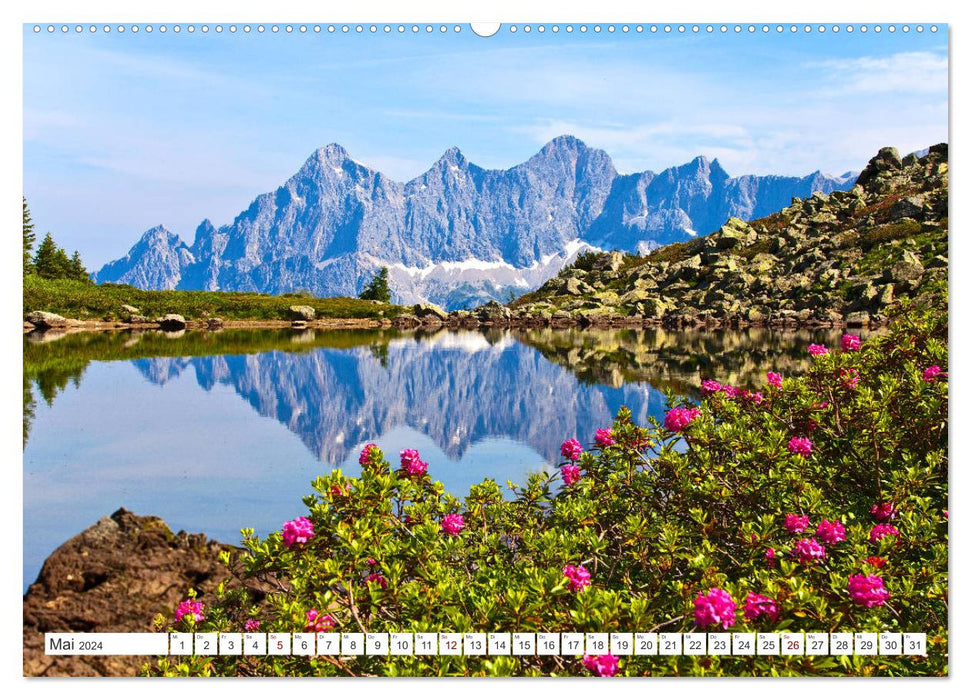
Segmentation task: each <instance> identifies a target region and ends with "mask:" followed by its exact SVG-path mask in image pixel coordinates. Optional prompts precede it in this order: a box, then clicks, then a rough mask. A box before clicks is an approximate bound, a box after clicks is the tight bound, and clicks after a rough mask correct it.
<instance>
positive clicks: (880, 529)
mask: <svg viewBox="0 0 971 700" xmlns="http://www.w3.org/2000/svg"><path fill="white" fill-rule="evenodd" d="M899 536H900V531H899V530H898V529H897V528H895V527H894V526H893V525H888V524H887V523H878V524H876V525H874V526H873V527H872V528H870V541H871V542H873V543H877V542H879V541H880V540H882V539H883V538H884V537H899Z"/></svg>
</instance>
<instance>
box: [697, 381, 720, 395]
mask: <svg viewBox="0 0 971 700" xmlns="http://www.w3.org/2000/svg"><path fill="white" fill-rule="evenodd" d="M721 390H722V385H721V384H719V383H718V382H716V381H715V380H714V379H706V380H704V381H703V382H702V383H701V393H702V394H704V395H705V396H711V395H712V394H717V393H718V392H719V391H721Z"/></svg>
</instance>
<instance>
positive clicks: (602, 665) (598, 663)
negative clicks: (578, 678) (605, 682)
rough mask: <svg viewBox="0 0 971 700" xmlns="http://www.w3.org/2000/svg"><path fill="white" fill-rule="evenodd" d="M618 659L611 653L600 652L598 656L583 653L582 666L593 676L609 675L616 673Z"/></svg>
mask: <svg viewBox="0 0 971 700" xmlns="http://www.w3.org/2000/svg"><path fill="white" fill-rule="evenodd" d="M618 660H619V659H618V658H617V657H616V656H614V655H613V654H601V655H599V656H591V655H590V654H584V656H583V666H584V668H586V669H587V670H588V671H590V673H592V674H593V675H595V676H600V677H609V676H613V675H615V674H616V673H617V667H618V666H617V662H618Z"/></svg>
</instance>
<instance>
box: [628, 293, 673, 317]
mask: <svg viewBox="0 0 971 700" xmlns="http://www.w3.org/2000/svg"><path fill="white" fill-rule="evenodd" d="M634 308H635V309H636V311H637V313H638V314H640V315H641V316H643V317H644V318H661V317H663V316H664V314H666V313H667V311H668V305H667V304H665V303H664V302H663V301H661V300H660V299H659V298H658V297H651V298H648V299H644V300H643V301H640V302H638V303H637V304H635V306H634Z"/></svg>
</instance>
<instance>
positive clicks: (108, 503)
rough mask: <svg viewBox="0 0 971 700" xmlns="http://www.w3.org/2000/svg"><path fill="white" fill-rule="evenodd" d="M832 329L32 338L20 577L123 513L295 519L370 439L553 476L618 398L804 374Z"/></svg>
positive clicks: (27, 351)
mask: <svg viewBox="0 0 971 700" xmlns="http://www.w3.org/2000/svg"><path fill="white" fill-rule="evenodd" d="M838 340H839V333H837V332H834V331H813V332H808V331H807V332H788V333H783V332H770V331H766V330H756V329H749V330H745V331H714V330H710V331H697V330H696V331H677V332H672V331H665V330H644V331H641V330H638V331H632V330H611V331H589V330H588V331H577V330H558V331H552V330H535V331H489V332H484V333H483V332H478V331H460V332H449V331H440V332H434V333H408V334H403V333H397V332H394V331H328V332H314V331H302V332H301V331H290V330H282V331H235V330H234V331H229V330H227V331H223V332H219V333H207V332H202V331H199V332H189V333H182V334H164V333H161V332H148V333H97V334H94V333H76V334H69V335H63V336H58V335H56V334H50V333H48V334H30V335H28V336H25V337H24V438H25V448H24V562H23V567H24V568H23V573H24V586H25V587H26V586H27V585H28V584H29V583H31V582H32V581H34V579H35V578H36V576H37V573H38V572H39V570H40V566H41V564H42V563H43V560H44V559H45V558H46V557H47V555H48V554H50V552H51V551H53V549H55V548H56V547H57V546H58V545H59V544H61V543H62V542H64V541H65V540H67V539H68V538H70V537H71V536H73V535H75V534H77V533H78V532H80V531H81V530H83V529H84V528H86V527H88V526H89V525H91V524H93V523H94V522H95V521H96V520H97V519H98V518H99V517H101V516H102V515H106V514H110V513H112V512H114V511H115V510H116V509H117V508H119V507H122V506H124V507H125V508H128V509H129V510H132V511H134V512H135V513H138V514H142V515H146V514H152V515H158V516H160V517H162V518H163V519H164V520H166V521H167V522H168V523H169V525H170V526H171V527H172V528H173V529H174V530H176V531H177V530H180V529H184V530H187V531H189V532H204V533H206V534H207V535H209V536H210V537H213V538H215V539H218V540H221V541H223V542H228V543H236V542H238V540H239V529H240V528H241V527H253V528H255V529H256V530H257V532H258V533H260V534H265V533H266V532H268V531H271V530H274V529H277V528H279V527H280V525H281V524H282V523H283V522H284V521H285V520H288V519H290V518H292V517H294V516H295V515H299V514H300V513H301V512H302V508H303V506H302V504H301V502H300V499H301V497H303V496H304V495H306V494H307V493H309V492H310V482H311V481H312V480H313V479H314V478H315V477H316V476H317V475H319V474H323V473H328V472H329V471H330V470H331V469H334V468H340V469H342V470H343V471H344V472H345V473H346V474H351V475H356V474H358V473H359V467H358V464H357V455H358V453H359V451H360V449H361V447H362V446H363V445H364V444H366V443H368V442H375V443H377V444H378V445H379V446H380V447H381V448H382V449H383V450H384V451H385V453H386V454H388V455H392V456H393V455H397V453H398V452H399V451H400V450H402V449H404V448H406V447H414V448H417V449H418V450H419V451H420V452H421V455H422V457H423V458H424V459H425V460H426V461H428V462H429V472H430V473H431V475H432V476H433V478H435V479H438V480H440V481H442V482H443V483H444V485H445V487H446V489H448V490H449V491H451V492H452V493H455V494H456V495H463V496H464V495H465V494H466V493H467V492H468V488H469V486H470V485H471V484H474V483H478V482H480V481H482V480H483V479H484V478H487V477H488V478H492V479H494V480H495V481H497V482H498V483H500V484H505V482H506V480H507V479H511V480H513V481H514V482H517V483H518V482H521V481H522V480H523V479H524V478H525V477H526V475H528V474H530V473H532V472H536V471H540V470H544V469H551V468H553V466H554V465H555V464H556V463H557V461H558V452H559V445H560V443H561V442H562V441H563V440H564V439H566V438H569V437H578V438H579V439H580V440H581V441H582V442H585V443H589V442H591V441H592V438H593V434H594V432H595V431H596V429H597V428H599V427H602V426H607V425H609V424H610V422H611V418H612V416H613V415H614V414H615V413H616V411H617V409H619V408H620V407H621V406H628V407H629V408H630V409H631V411H632V412H633V415H634V417H635V419H636V420H637V421H640V422H643V421H646V420H647V418H648V416H654V417H657V418H661V417H663V414H664V410H665V396H664V391H665V390H671V391H674V392H676V393H680V394H684V395H688V396H691V397H692V398H699V396H698V394H697V387H698V385H699V383H700V381H701V379H704V378H714V379H717V380H719V381H722V382H729V383H732V384H736V385H739V386H742V387H748V388H755V387H761V386H762V385H763V384H764V377H765V372H766V371H767V370H770V369H771V370H774V371H779V372H782V373H783V374H786V373H792V372H796V371H799V370H801V369H803V368H804V367H805V366H806V365H807V364H808V363H807V360H808V356H807V354H806V350H805V348H806V346H807V345H808V344H809V343H811V342H819V343H825V344H830V345H834V344H837V343H838Z"/></svg>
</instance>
